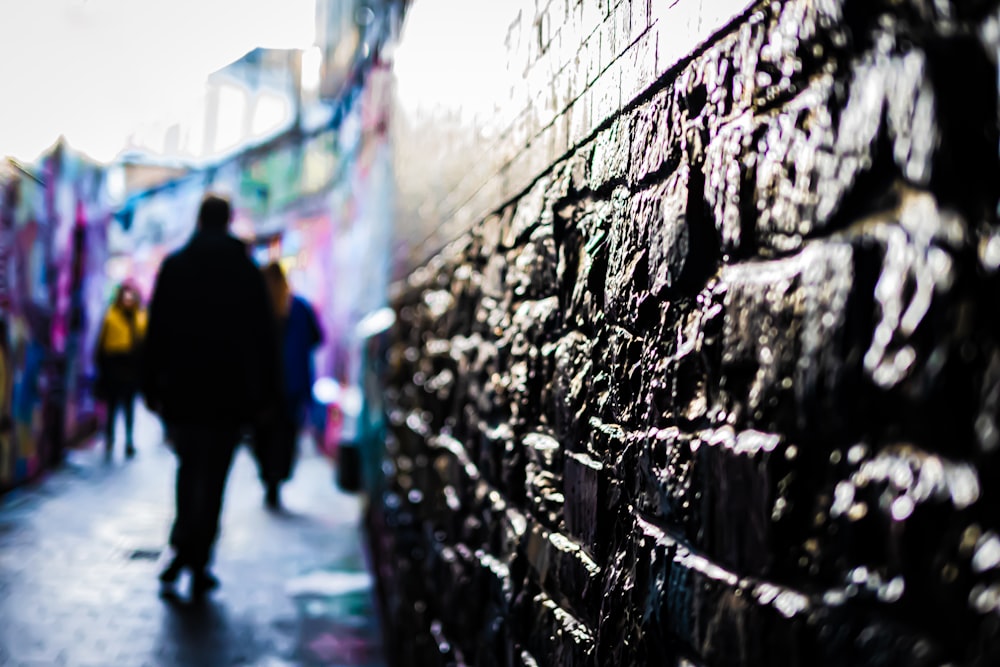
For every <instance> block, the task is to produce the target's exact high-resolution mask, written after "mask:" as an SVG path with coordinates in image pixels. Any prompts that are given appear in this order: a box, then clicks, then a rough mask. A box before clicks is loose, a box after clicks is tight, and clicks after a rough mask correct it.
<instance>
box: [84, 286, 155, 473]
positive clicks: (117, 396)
mask: <svg viewBox="0 0 1000 667" xmlns="http://www.w3.org/2000/svg"><path fill="white" fill-rule="evenodd" d="M145 333H146V313H145V311H144V310H143V309H142V304H141V300H140V297H139V292H138V290H136V288H135V287H134V286H132V285H130V284H129V283H122V284H121V285H120V286H119V287H118V292H117V294H116V295H115V300H114V301H113V302H112V304H111V306H110V307H109V308H108V311H107V313H106V314H105V315H104V323H103V324H102V325H101V333H100V335H99V336H98V339H97V348H96V357H97V359H96V365H97V386H96V389H97V396H98V398H101V399H103V400H104V401H105V402H106V403H107V406H108V415H107V420H108V421H107V427H106V428H107V431H106V433H105V442H104V447H105V450H104V452H105V456H106V457H107V458H109V459H110V458H111V455H112V453H113V451H114V446H115V420H116V417H117V416H118V409H119V408H121V410H122V412H124V414H125V456H126V457H127V458H132V457H133V456H135V442H134V441H133V439H132V427H133V424H134V423H135V396H136V393H137V392H138V391H139V369H140V362H141V359H140V358H141V354H142V342H143V337H144V336H145Z"/></svg>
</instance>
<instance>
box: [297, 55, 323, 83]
mask: <svg viewBox="0 0 1000 667" xmlns="http://www.w3.org/2000/svg"><path fill="white" fill-rule="evenodd" d="M322 64H323V52H322V51H320V48H319V47H318V46H313V47H311V48H309V49H306V50H305V51H304V52H303V53H302V90H304V91H308V92H315V91H317V90H319V83H320V68H321V66H322Z"/></svg>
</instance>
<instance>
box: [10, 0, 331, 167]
mask: <svg viewBox="0 0 1000 667" xmlns="http://www.w3.org/2000/svg"><path fill="white" fill-rule="evenodd" d="M314 29H315V0H0V156H3V155H12V156H14V157H17V158H19V159H21V160H25V161H30V160H33V159H34V158H35V157H37V156H38V155H39V154H40V153H41V152H42V151H43V150H44V149H45V148H46V147H48V146H50V145H51V144H52V143H53V142H54V141H55V140H56V138H57V137H58V136H59V135H60V134H62V135H64V136H66V138H67V139H68V141H69V142H70V144H71V145H72V146H73V147H75V148H77V149H79V150H82V151H83V152H85V153H88V154H89V155H91V156H92V157H94V158H96V159H99V160H109V159H111V158H113V157H114V155H115V154H116V153H117V152H118V151H119V150H120V149H121V148H122V146H123V145H124V142H125V139H126V137H127V136H128V134H129V133H130V131H131V130H132V129H134V128H135V127H136V126H137V125H140V124H142V123H144V122H149V121H153V120H157V119H161V118H162V119H167V118H171V117H175V116H176V115H179V114H180V113H182V112H183V110H184V109H185V108H187V107H189V106H190V104H191V103H192V102H193V100H194V99H196V98H197V96H198V95H199V94H200V93H201V92H202V90H203V88H202V84H203V83H204V80H205V76H206V75H207V74H208V73H209V72H211V71H213V70H216V69H218V68H220V67H222V66H224V65H226V64H227V63H229V62H231V61H233V60H235V59H236V58H239V57H240V56H241V55H243V54H244V53H246V52H247V51H249V50H250V49H252V48H254V47H256V46H268V47H275V48H294V47H304V46H308V45H309V44H311V43H312V42H313V39H314Z"/></svg>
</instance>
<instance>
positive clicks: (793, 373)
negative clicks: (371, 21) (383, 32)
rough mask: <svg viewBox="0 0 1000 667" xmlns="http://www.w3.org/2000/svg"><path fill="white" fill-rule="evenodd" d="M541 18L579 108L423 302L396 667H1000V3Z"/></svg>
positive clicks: (521, 44)
mask: <svg viewBox="0 0 1000 667" xmlns="http://www.w3.org/2000/svg"><path fill="white" fill-rule="evenodd" d="M516 4H517V5H518V6H517V8H516V10H512V12H511V23H510V28H509V33H508V40H507V49H508V52H509V53H510V61H511V62H514V63H516V67H515V73H516V76H515V78H516V79H518V80H521V79H523V82H522V83H521V84H518V85H519V86H520V88H519V90H526V91H527V94H525V95H524V96H523V98H524V99H527V100H534V102H531V104H533V105H534V106H536V107H538V106H541V107H543V108H542V110H541V111H539V112H538V114H539V115H542V116H546V115H547V117H543V118H541V119H537V118H536V119H531V118H530V117H529V118H528V120H523V121H522V120H516V121H513V123H514V124H512V125H511V126H510V128H511V129H508V130H504V131H500V132H497V133H494V134H493V135H492V136H493V137H494V141H495V146H497V150H500V151H503V153H502V154H501V157H497V156H496V155H482V157H481V159H482V160H483V161H484V162H494V161H495V164H494V165H493V166H492V167H489V166H488V167H484V168H483V171H481V173H480V174H479V175H478V176H477V177H475V178H473V182H472V183H471V185H463V184H462V182H461V179H456V180H455V181H454V182H452V183H451V184H446V185H440V184H439V185H437V186H435V187H436V188H439V189H438V190H436V191H440V190H441V189H444V190H445V191H450V192H452V193H453V195H454V196H451V197H450V198H449V199H448V200H447V201H445V200H439V199H434V198H430V199H429V200H428V201H429V203H427V202H424V203H425V204H426V205H425V206H424V208H422V209H421V211H422V214H424V215H429V216H430V218H431V219H433V217H434V215H435V213H434V212H435V211H437V212H438V213H437V214H438V215H440V216H441V217H440V218H439V220H438V223H439V224H442V225H445V227H444V229H451V230H453V233H450V234H446V236H448V237H449V238H450V242H449V243H448V244H447V245H446V246H445V247H444V248H443V249H441V250H438V251H434V252H433V253H432V254H430V255H426V254H425V255H424V257H423V258H421V256H420V252H419V251H414V252H413V253H412V254H411V255H410V256H411V257H413V258H416V259H418V260H419V264H418V265H417V266H416V267H415V269H414V270H413V271H412V272H411V273H410V275H409V276H408V278H407V279H406V281H405V283H402V284H401V285H400V288H399V292H398V295H397V300H396V310H397V313H398V317H399V320H400V325H399V326H398V327H397V330H396V336H397V338H396V343H395V346H394V347H393V349H392V350H391V352H390V355H389V364H390V378H389V380H390V382H389V389H388V394H387V397H388V400H389V404H390V406H389V412H388V415H389V418H390V423H391V437H390V440H389V442H388V456H387V459H386V462H385V466H384V470H385V471H386V483H387V485H388V490H387V492H386V493H385V494H384V496H383V497H382V498H381V499H380V500H381V508H382V511H383V513H384V516H383V518H382V520H383V521H384V523H383V524H382V525H381V526H379V527H377V528H380V530H376V531H375V533H374V537H375V558H376V562H377V564H378V567H379V576H380V581H381V585H382V588H383V591H384V598H385V614H386V619H387V625H388V627H387V635H388V636H391V637H393V638H394V641H395V642H396V643H397V646H398V650H397V652H396V654H395V655H394V662H395V664H397V665H436V664H440V665H445V664H467V665H480V666H483V665H525V666H528V665H531V666H534V665H611V664H614V665H645V664H665V665H697V666H704V667H716V666H724V665H747V666H749V665H765V664H766V665H774V666H778V665H872V666H874V665H900V666H902V665H907V666H914V665H927V666H930V665H940V664H946V663H947V664H954V665H988V664H996V663H997V661H1000V607H998V605H997V599H998V594H1000V555H998V554H1000V520H998V516H1000V515H998V513H997V508H998V507H1000V505H998V497H997V492H998V489H1000V486H998V483H997V482H998V475H1000V460H998V455H1000V447H998V443H1000V431H998V428H1000V427H998V425H997V419H998V405H1000V404H998V399H997V397H998V395H1000V329H998V327H997V325H998V320H997V317H996V295H997V293H998V292H997V289H998V287H1000V283H998V279H1000V278H998V276H1000V273H998V270H1000V253H998V252H997V248H998V247H1000V240H998V239H1000V237H998V233H997V231H996V230H997V227H996V223H997V200H998V193H1000V186H998V182H1000V181H998V176H1000V161H998V157H997V153H998V150H997V148H998V142H997V109H998V105H997V101H998V100H997V63H996V59H995V54H996V49H997V44H998V40H1000V23H998V14H997V5H996V3H995V2H975V3H957V2H955V3H952V2H936V3H924V2H916V1H914V2H888V1H886V2H882V1H880V0H857V1H855V0H829V1H824V2H812V1H807V0H787V1H786V2H763V3H755V4H753V5H749V4H748V3H725V2H711V1H709V0H705V1H704V2H699V1H698V0H681V2H678V3H660V2H655V1H654V2H652V3H646V2H644V1H640V0H633V1H631V2H629V1H624V2H612V3H604V2H602V3H596V2H591V1H590V0H582V1H580V2H569V3H558V2H555V3H549V4H548V6H547V7H544V5H545V3H540V5H539V7H540V9H538V10H537V11H536V5H535V3H528V2H525V3H516ZM668 4H669V6H668ZM734 4H741V6H740V7H734V6H733V5H734ZM413 11H414V12H417V11H419V5H418V6H416V7H415V8H414V10H413ZM515 14H516V16H515ZM716 31H718V32H716ZM713 33H714V34H713ZM693 35H694V36H696V39H695V38H694V37H692V36H693ZM692 39H694V40H695V42H696V43H694V44H692V43H691V42H692ZM404 40H405V33H404ZM697 42H701V44H700V45H697ZM685 45H687V46H685ZM678 49H682V51H681V53H680V54H679V53H678ZM402 53H403V49H401V52H400V58H402ZM688 54H691V55H690V57H688ZM525 65H526V67H525ZM956 72H962V76H961V77H959V76H957V75H956ZM553 81H555V82H556V84H552V82H553ZM973 82H974V83H973ZM563 84H565V86H566V87H565V88H564V87H563ZM552 85H554V88H550V86H552ZM564 90H568V91H570V92H569V93H568V94H567V93H565V92H563V91H564ZM553 91H554V92H553ZM514 97H519V96H518V95H514ZM552 99H558V100H559V101H557V102H552V105H551V106H549V105H548V104H539V101H540V100H543V101H549V100H552ZM514 116H515V117H516V118H522V117H521V116H520V115H518V114H514ZM519 123H520V124H519ZM417 140H419V138H418V139H417ZM404 141H405V139H404ZM503 155H506V157H503ZM467 157H468V156H467V155H462V156H459V157H456V158H455V159H456V160H459V159H466V158H467ZM399 168H400V169H403V168H404V167H399ZM491 169H492V170H495V171H491ZM442 173H443V172H442ZM469 173H471V172H469ZM401 178H402V179H404V186H403V187H404V197H405V196H407V192H409V193H410V194H412V193H414V192H416V191H417V190H406V187H407V183H409V184H412V183H418V182H420V179H421V178H423V179H424V181H425V182H426V177H424V176H417V177H415V178H414V180H411V181H408V182H406V181H405V179H406V175H405V174H401ZM470 178H471V177H470ZM476 178H479V180H476ZM463 188H464V189H463ZM455 193H457V194H455ZM463 193H464V194H463ZM481 193H486V194H481ZM462 202H465V203H464V204H462ZM463 210H464V213H462V215H464V216H467V220H468V222H467V223H462V224H460V223H456V222H455V220H456V219H458V218H459V217H461V216H459V213H458V212H460V211H463ZM477 211H478V212H481V215H480V214H476V215H473V212H477ZM456 216H458V217H456ZM431 226H432V227H433V224H432V225H431ZM437 233H439V234H440V232H437ZM441 245H442V244H441V243H437V244H431V245H426V246H424V250H426V249H433V248H434V247H437V248H440V247H441Z"/></svg>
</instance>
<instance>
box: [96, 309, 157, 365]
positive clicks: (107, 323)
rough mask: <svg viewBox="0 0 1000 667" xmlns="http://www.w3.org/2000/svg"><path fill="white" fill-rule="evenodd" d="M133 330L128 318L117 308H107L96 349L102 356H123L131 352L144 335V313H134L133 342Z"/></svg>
mask: <svg viewBox="0 0 1000 667" xmlns="http://www.w3.org/2000/svg"><path fill="white" fill-rule="evenodd" d="M132 329H133V328H132V327H130V326H129V321H128V318H127V317H126V316H125V313H124V312H123V311H122V309H121V308H119V307H118V306H111V307H110V308H108V312H107V314H106V315H105V316H104V325H103V326H102V327H101V337H100V338H99V339H98V341H97V345H98V348H99V349H100V351H101V352H103V353H104V354H125V353H128V352H132V351H134V350H135V348H136V347H137V346H138V344H139V343H140V342H141V341H142V339H143V337H144V336H145V335H146V312H145V311H144V310H142V309H138V310H136V311H135V340H133V336H132V334H133V330H132Z"/></svg>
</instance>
